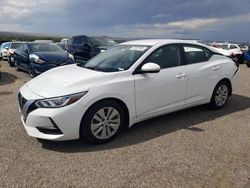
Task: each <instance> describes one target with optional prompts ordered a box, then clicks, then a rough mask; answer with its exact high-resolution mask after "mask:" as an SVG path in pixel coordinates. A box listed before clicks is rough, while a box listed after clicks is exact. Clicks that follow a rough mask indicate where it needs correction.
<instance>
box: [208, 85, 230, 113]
mask: <svg viewBox="0 0 250 188" xmlns="http://www.w3.org/2000/svg"><path fill="white" fill-rule="evenodd" d="M229 92H230V88H229V85H228V83H227V82H225V81H221V82H219V83H218V84H217V85H216V87H215V89H214V92H213V95H212V98H211V101H210V106H211V107H212V108H213V109H215V110H218V109H221V108H223V107H224V106H225V105H226V103H227V101H228V98H229Z"/></svg>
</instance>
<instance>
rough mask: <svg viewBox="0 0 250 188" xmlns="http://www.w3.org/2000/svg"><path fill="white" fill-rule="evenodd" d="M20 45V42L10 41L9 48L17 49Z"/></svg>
mask: <svg viewBox="0 0 250 188" xmlns="http://www.w3.org/2000/svg"><path fill="white" fill-rule="evenodd" d="M21 45H22V43H12V44H11V47H10V48H11V49H17V48H18V47H19V46H21Z"/></svg>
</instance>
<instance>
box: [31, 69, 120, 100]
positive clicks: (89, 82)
mask: <svg viewBox="0 0 250 188" xmlns="http://www.w3.org/2000/svg"><path fill="white" fill-rule="evenodd" d="M116 75H117V73H105V72H98V71H94V70H89V69H86V68H82V67H79V66H77V65H67V66H63V67H58V68H55V69H52V70H49V71H47V72H45V73H43V74H41V75H39V76H38V77H36V78H34V79H32V80H31V81H29V82H28V83H27V84H26V85H27V87H28V88H29V89H30V90H31V91H32V92H33V93H35V94H37V95H39V96H41V97H44V98H51V97H58V96H64V95H70V94H74V93H79V92H83V91H88V90H89V89H90V88H91V87H93V86H96V85H99V84H101V83H104V82H107V81H109V80H112V79H113V78H115V77H116Z"/></svg>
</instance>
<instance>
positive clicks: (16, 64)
mask: <svg viewBox="0 0 250 188" xmlns="http://www.w3.org/2000/svg"><path fill="white" fill-rule="evenodd" d="M14 66H15V69H16V71H20V69H19V67H18V63H17V61H16V60H15V61H14Z"/></svg>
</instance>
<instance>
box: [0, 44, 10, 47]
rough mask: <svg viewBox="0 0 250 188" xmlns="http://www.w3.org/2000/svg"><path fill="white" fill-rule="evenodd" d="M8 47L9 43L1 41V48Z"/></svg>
mask: <svg viewBox="0 0 250 188" xmlns="http://www.w3.org/2000/svg"><path fill="white" fill-rule="evenodd" d="M8 47H9V43H3V44H2V46H1V48H8Z"/></svg>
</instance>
